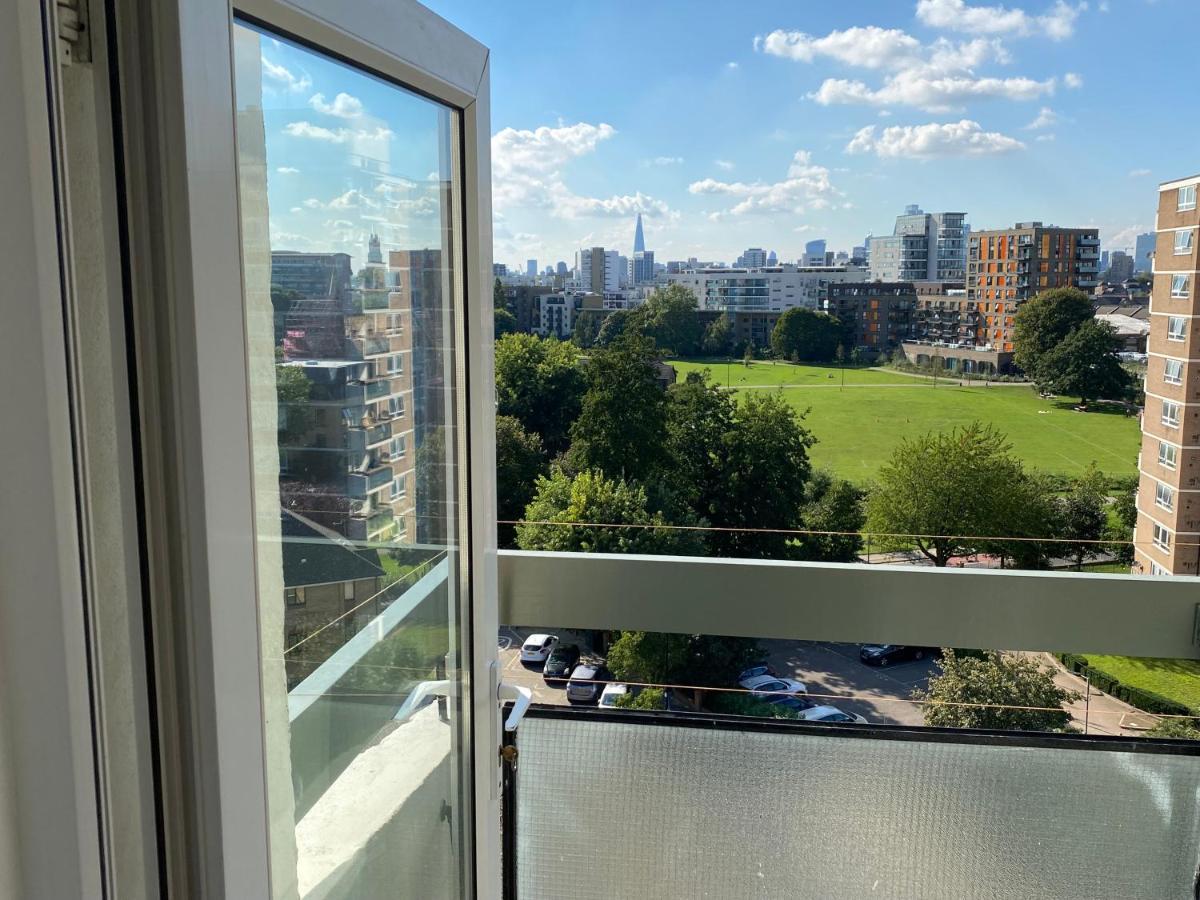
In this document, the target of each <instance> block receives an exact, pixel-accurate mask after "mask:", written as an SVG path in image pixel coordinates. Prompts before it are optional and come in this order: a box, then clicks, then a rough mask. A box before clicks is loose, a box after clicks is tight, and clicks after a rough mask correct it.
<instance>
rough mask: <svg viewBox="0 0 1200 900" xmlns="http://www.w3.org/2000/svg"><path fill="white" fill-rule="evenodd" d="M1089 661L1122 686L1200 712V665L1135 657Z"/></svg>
mask: <svg viewBox="0 0 1200 900" xmlns="http://www.w3.org/2000/svg"><path fill="white" fill-rule="evenodd" d="M1087 660H1088V662H1089V663H1090V664H1091V665H1092V666H1093V667H1094V668H1096V669H1099V670H1100V671H1101V672H1105V673H1107V674H1108V675H1111V676H1113V678H1116V679H1117V680H1118V681H1120V682H1121V683H1122V684H1127V685H1130V686H1131V687H1136V688H1141V689H1142V690H1146V691H1151V692H1153V693H1155V694H1160V695H1161V696H1163V697H1166V698H1168V699H1169V700H1174V701H1175V702H1177V703H1182V704H1183V705H1184V706H1187V707H1189V708H1191V709H1200V662H1197V661H1196V660H1192V659H1143V658H1140V657H1136V656H1093V655H1092V654H1090V653H1088V654H1087Z"/></svg>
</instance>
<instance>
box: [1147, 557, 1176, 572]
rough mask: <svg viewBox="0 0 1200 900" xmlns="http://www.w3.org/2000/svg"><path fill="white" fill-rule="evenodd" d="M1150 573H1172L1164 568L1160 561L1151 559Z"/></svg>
mask: <svg viewBox="0 0 1200 900" xmlns="http://www.w3.org/2000/svg"><path fill="white" fill-rule="evenodd" d="M1150 574H1151V575H1170V574H1171V573H1170V572H1168V571H1167V570H1166V569H1164V568H1163V567H1162V566H1160V565H1159V564H1158V563H1156V562H1154V561H1153V560H1151V562H1150Z"/></svg>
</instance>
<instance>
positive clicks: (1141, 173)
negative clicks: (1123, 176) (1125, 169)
mask: <svg viewBox="0 0 1200 900" xmlns="http://www.w3.org/2000/svg"><path fill="white" fill-rule="evenodd" d="M1149 174H1150V170H1149V169H1130V170H1129V177H1130V178H1145V177H1146V176H1147V175H1149Z"/></svg>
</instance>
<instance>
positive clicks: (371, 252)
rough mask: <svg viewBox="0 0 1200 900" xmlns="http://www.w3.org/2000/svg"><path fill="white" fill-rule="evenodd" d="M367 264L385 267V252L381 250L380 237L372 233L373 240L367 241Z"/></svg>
mask: <svg viewBox="0 0 1200 900" xmlns="http://www.w3.org/2000/svg"><path fill="white" fill-rule="evenodd" d="M367 264H368V265H371V266H382V265H383V251H381V250H380V249H379V235H377V234H376V233H375V232H373V231H372V232H371V239H370V240H369V241H367Z"/></svg>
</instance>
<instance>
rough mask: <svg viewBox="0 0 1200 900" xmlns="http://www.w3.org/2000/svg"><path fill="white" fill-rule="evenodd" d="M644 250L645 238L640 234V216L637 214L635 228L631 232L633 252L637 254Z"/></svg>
mask: <svg viewBox="0 0 1200 900" xmlns="http://www.w3.org/2000/svg"><path fill="white" fill-rule="evenodd" d="M645 249H646V236H645V235H644V234H643V233H642V214H641V213H638V217H637V227H636V228H635V229H634V232H633V252H634V253H638V252H640V251H643V250H645Z"/></svg>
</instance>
